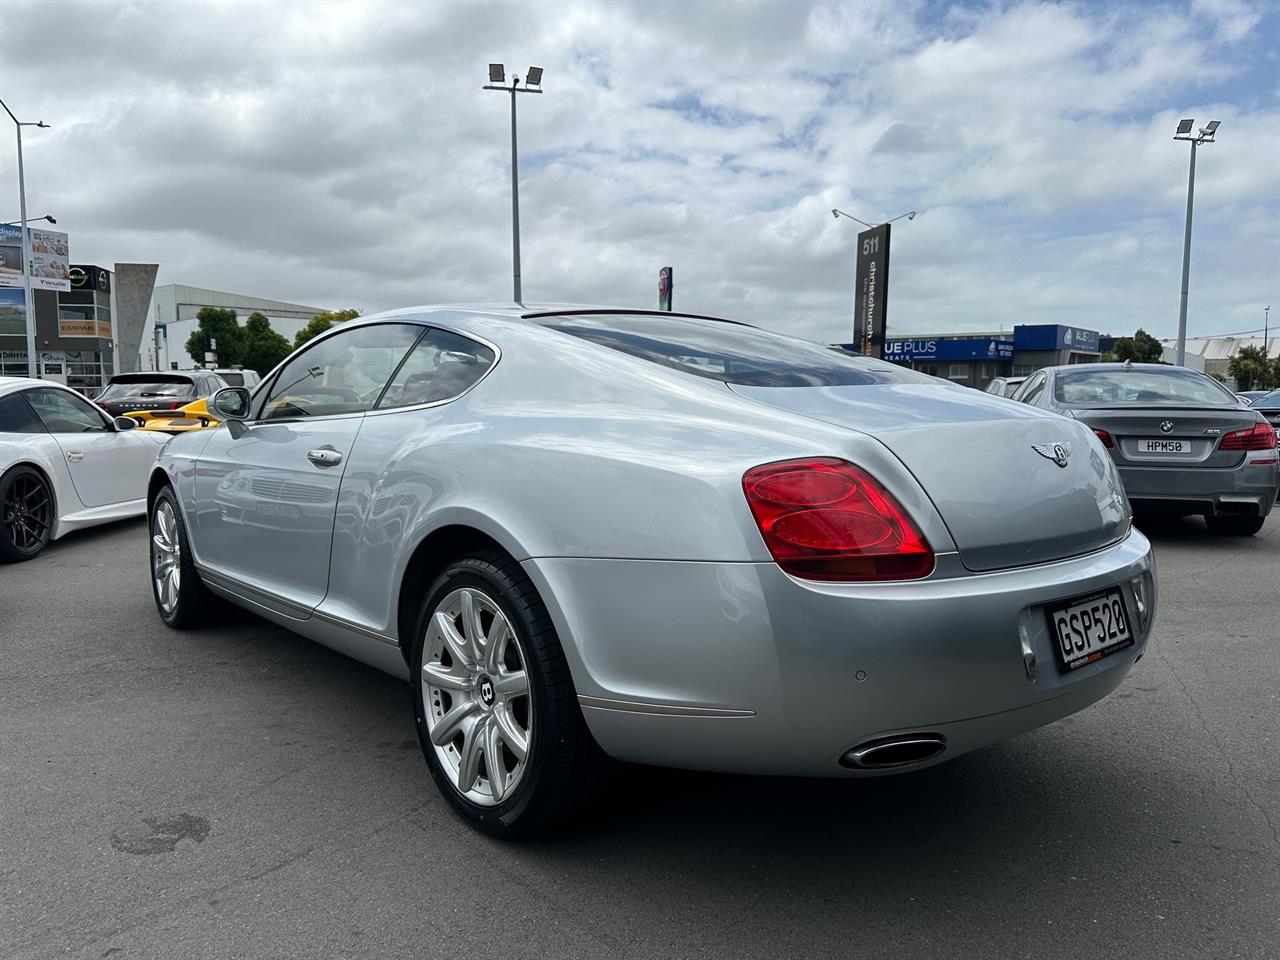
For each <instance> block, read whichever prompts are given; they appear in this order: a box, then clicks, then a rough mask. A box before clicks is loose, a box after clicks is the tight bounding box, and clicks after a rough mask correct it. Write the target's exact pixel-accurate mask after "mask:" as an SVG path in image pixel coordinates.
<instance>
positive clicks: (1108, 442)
mask: <svg viewBox="0 0 1280 960" xmlns="http://www.w3.org/2000/svg"><path fill="white" fill-rule="evenodd" d="M1093 432H1094V434H1096V435H1097V437H1098V439H1099V440H1101V441H1102V445H1103V446H1104V447H1106V448H1107V449H1108V450H1111V449H1112V448H1114V447H1115V445H1116V442H1115V441H1114V440H1112V439H1111V434H1109V433H1107V431H1105V430H1099V429H1098V428H1097V427H1094V429H1093Z"/></svg>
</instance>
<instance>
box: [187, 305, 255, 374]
mask: <svg viewBox="0 0 1280 960" xmlns="http://www.w3.org/2000/svg"><path fill="white" fill-rule="evenodd" d="M196 320H197V322H198V323H199V326H197V327H196V329H195V330H194V331H193V332H192V334H191V336H189V337H187V343H186V347H187V353H189V354H191V358H192V359H193V360H195V362H196V363H204V355H205V352H206V351H208V350H211V349H213V348H211V347H210V346H209V341H210V340H216V341H217V343H218V347H217V349H216V350H214V353H216V354H217V355H218V365H219V366H223V367H229V366H231V365H232V364H233V363H243V362H244V361H243V357H244V331H243V330H241V329H240V323H239V321H237V320H236V312H235V311H234V310H232V309H231V308H229V307H201V308H200V312H199V313H197V314H196Z"/></svg>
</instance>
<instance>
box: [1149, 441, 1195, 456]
mask: <svg viewBox="0 0 1280 960" xmlns="http://www.w3.org/2000/svg"><path fill="white" fill-rule="evenodd" d="M1138 451H1139V452H1140V453H1190V452H1191V441H1190V440H1139V441H1138Z"/></svg>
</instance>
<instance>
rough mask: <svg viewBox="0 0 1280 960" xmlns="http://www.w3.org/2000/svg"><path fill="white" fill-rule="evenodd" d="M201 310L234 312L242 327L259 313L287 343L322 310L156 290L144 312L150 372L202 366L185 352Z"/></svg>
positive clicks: (191, 290)
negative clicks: (212, 309) (248, 318)
mask: <svg viewBox="0 0 1280 960" xmlns="http://www.w3.org/2000/svg"><path fill="white" fill-rule="evenodd" d="M203 307H222V308H225V309H230V310H234V311H235V312H236V317H237V318H238V319H239V321H240V322H241V323H242V324H243V323H244V321H245V319H246V318H247V317H248V316H249V314H251V313H261V314H263V315H265V316H266V317H267V319H268V320H270V321H271V329H272V330H274V331H275V332H276V333H278V334H280V335H281V336H282V337H284V338H285V339H286V340H288V341H289V342H290V343H292V342H293V337H294V334H296V333H297V332H298V331H299V330H301V329H302V328H303V327H305V326H306V325H307V324H308V323H310V322H311V318H312V317H314V316H315V315H316V314H317V313H320V312H322V311H323V310H325V309H326V308H324V307H312V306H307V305H305V304H301V303H287V302H286V301H284V300H269V299H267V298H265V297H251V296H247V295H245V294H240V293H227V292H225V291H222V290H207V289H204V288H202V287H189V286H186V285H185V284H178V283H170V284H165V285H163V286H159V287H156V288H155V290H154V291H153V292H152V294H151V304H150V306H149V308H148V310H147V323H148V336H147V337H146V338H145V339H144V342H146V343H150V344H151V345H152V346H151V347H150V360H151V364H152V365H153V367H154V369H157V370H181V369H187V368H190V367H192V366H194V365H195V364H196V363H203V362H204V358H203V357H192V356H190V355H189V354H188V353H187V348H186V343H187V338H188V337H190V336H191V334H192V333H194V332H195V330H196V328H197V326H198V325H199V324H198V321H197V319H196V317H197V315H198V314H199V313H200V310H201V309H202V308H203ZM265 372H266V371H265V370H260V371H259V373H265Z"/></svg>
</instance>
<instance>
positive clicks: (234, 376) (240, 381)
mask: <svg viewBox="0 0 1280 960" xmlns="http://www.w3.org/2000/svg"><path fill="white" fill-rule="evenodd" d="M218 376H220V377H221V378H222V379H223V380H225V381H226V382H227V386H229V387H243V386H244V374H243V373H235V372H234V371H231V370H222V371H220V372H219V373H218Z"/></svg>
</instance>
